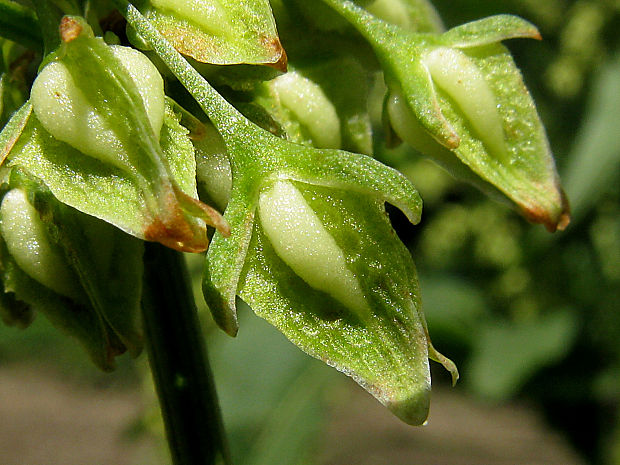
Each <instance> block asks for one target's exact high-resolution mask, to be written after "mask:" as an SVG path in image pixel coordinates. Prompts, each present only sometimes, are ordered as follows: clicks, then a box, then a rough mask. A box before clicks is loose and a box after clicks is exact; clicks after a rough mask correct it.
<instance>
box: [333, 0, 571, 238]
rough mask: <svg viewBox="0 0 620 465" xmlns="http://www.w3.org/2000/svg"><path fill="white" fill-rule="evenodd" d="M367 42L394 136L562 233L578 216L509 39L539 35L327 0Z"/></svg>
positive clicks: (509, 21) (514, 24) (522, 24)
mask: <svg viewBox="0 0 620 465" xmlns="http://www.w3.org/2000/svg"><path fill="white" fill-rule="evenodd" d="M325 1H326V3H328V4H329V5H330V6H332V7H333V8H334V9H335V10H336V11H338V12H339V13H340V14H342V16H344V17H345V18H346V19H347V20H348V21H349V22H350V23H351V24H352V25H353V26H355V27H356V28H357V29H358V31H359V32H360V33H362V35H364V37H365V38H366V39H367V40H368V42H369V43H370V45H371V46H372V47H373V49H374V50H375V53H376V55H377V57H378V59H379V61H380V62H381V65H382V68H383V71H384V73H385V80H386V84H387V86H388V91H389V94H388V97H387V100H386V114H387V116H388V119H389V122H390V124H391V125H392V127H393V129H394V130H395V132H396V134H397V135H398V136H399V137H400V138H402V139H403V140H405V141H406V142H408V143H409V144H410V145H411V146H412V147H414V148H415V149H417V150H419V151H420V152H421V153H423V154H424V155H427V156H429V157H431V158H433V159H434V160H435V161H437V162H438V163H440V164H441V165H443V166H444V167H446V168H447V169H448V170H449V171H451V172H452V173H453V174H454V175H456V176H457V177H460V178H463V179H465V180H467V181H470V182H472V183H473V184H475V185H476V186H478V187H479V188H480V189H482V190H483V191H484V192H486V193H488V194H490V195H492V196H493V197H496V198H500V199H505V200H508V201H510V202H511V203H513V204H514V205H515V206H516V208H517V209H518V210H519V211H520V212H521V213H522V214H523V215H524V216H525V217H526V218H528V219H529V220H531V221H533V222H536V223H542V224H544V225H545V226H546V227H547V229H548V230H550V231H555V230H556V229H563V228H564V227H566V226H567V224H568V222H569V220H570V216H569V208H568V202H567V200H566V197H565V195H564V193H563V191H562V188H561V187H560V182H559V178H558V175H557V172H556V169H555V164H554V161H553V156H552V154H551V151H550V148H549V143H548V141H547V137H546V134H545V130H544V128H543V126H542V123H541V121H540V118H539V116H538V114H537V112H536V108H535V106H534V103H533V101H532V99H531V96H530V95H529V93H528V91H527V89H526V87H525V85H524V84H523V80H522V77H521V74H520V72H519V70H518V69H517V67H516V65H515V63H514V61H513V60H512V57H511V56H510V53H509V52H508V51H507V50H506V49H505V48H504V47H503V46H502V45H501V43H500V42H501V41H502V40H505V39H509V38H540V35H539V33H538V30H537V29H536V28H535V27H534V26H533V25H531V24H530V23H528V22H527V21H524V20H523V19H521V18H518V17H515V16H508V15H500V16H494V17H490V18H486V19H483V20H480V21H475V22H472V23H468V24H465V25H462V26H458V27H455V28H453V29H450V30H449V31H446V32H444V33H443V34H437V33H415V32H411V31H408V30H405V29H402V28H400V27H398V26H395V25H392V24H388V23H386V22H384V21H382V20H380V19H378V18H376V17H374V16H372V15H370V14H369V13H368V12H366V11H365V10H363V9H362V8H360V7H358V6H357V5H355V4H354V3H353V2H350V1H348V0H325Z"/></svg>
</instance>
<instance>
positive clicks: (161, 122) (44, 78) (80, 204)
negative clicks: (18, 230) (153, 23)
mask: <svg viewBox="0 0 620 465" xmlns="http://www.w3.org/2000/svg"><path fill="white" fill-rule="evenodd" d="M61 35H62V38H63V43H62V45H61V46H60V48H59V49H58V50H57V51H56V52H55V54H53V56H51V57H48V58H47V60H46V62H47V63H46V65H45V66H44V67H43V68H42V70H41V71H40V73H39V75H38V76H37V78H36V80H35V82H34V84H33V87H32V92H31V97H30V101H29V102H27V103H26V104H25V105H24V106H23V107H22V108H21V109H20V111H18V112H17V113H16V114H15V115H14V116H13V118H12V120H11V121H10V122H9V123H8V124H7V126H6V127H5V128H4V130H3V132H2V135H1V136H0V146H2V148H3V149H2V150H3V153H4V154H6V159H5V160H4V163H3V170H5V171H10V170H12V169H16V168H19V169H21V170H24V171H25V172H27V173H28V174H29V175H30V176H32V177H35V178H37V179H38V180H40V181H41V182H42V183H43V184H45V185H46V186H47V188H49V189H50V191H51V192H52V193H53V195H54V196H55V197H56V198H57V199H58V200H60V201H61V202H63V203H66V204H67V205H70V206H72V207H74V208H76V209H78V210H80V211H82V212H84V213H87V214H90V215H93V216H96V217H98V218H101V219H103V220H105V221H107V222H109V223H112V224H114V225H116V226H118V227H119V228H120V229H122V230H123V231H126V232H128V233H129V234H132V235H134V236H135V237H138V238H140V239H146V240H151V241H158V242H161V243H163V244H164V245H167V246H169V247H172V248H175V249H178V250H183V251H192V252H197V251H203V250H205V249H206V247H207V244H208V240H207V235H206V226H207V225H213V226H215V227H217V228H219V229H220V230H221V231H223V232H224V233H226V231H227V225H226V224H225V222H224V221H223V220H222V218H221V216H220V215H219V214H218V213H217V212H216V211H215V210H214V209H212V208H211V207H209V206H207V205H205V204H203V203H202V202H200V201H199V200H198V198H197V192H196V179H195V172H196V166H195V158H194V149H193V147H192V145H191V142H190V140H189V138H188V136H187V130H186V129H184V128H183V127H181V126H180V125H179V122H178V121H179V119H180V117H179V116H178V115H177V114H176V113H175V110H174V106H173V105H171V104H170V103H169V102H168V101H167V99H166V98H165V96H164V92H163V80H162V78H161V76H160V75H159V73H158V72H157V69H156V68H155V67H154V65H153V64H152V63H151V62H150V61H149V60H148V59H147V58H146V56H144V55H143V54H141V53H140V52H138V51H135V50H133V49H129V48H125V47H120V46H108V45H106V44H105V43H104V42H103V40H102V39H100V38H95V37H93V35H92V31H91V30H90V28H89V27H88V26H87V25H86V24H85V23H84V21H83V20H82V19H80V18H75V17H65V18H64V19H63V22H62V24H61Z"/></svg>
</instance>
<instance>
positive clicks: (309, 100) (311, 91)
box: [270, 71, 341, 149]
mask: <svg viewBox="0 0 620 465" xmlns="http://www.w3.org/2000/svg"><path fill="white" fill-rule="evenodd" d="M270 86H271V88H272V90H273V91H275V93H276V95H277V96H278V98H279V100H280V103H281V104H282V105H283V106H284V107H286V108H288V109H289V110H290V111H292V112H293V114H294V115H295V116H296V117H297V118H298V119H299V121H300V122H301V123H302V124H303V125H304V127H305V128H306V129H307V130H308V132H309V133H310V136H311V137H312V141H313V142H314V145H315V146H316V147H318V148H322V149H338V148H340V144H341V140H340V119H339V118H338V114H337V113H336V109H335V108H334V105H333V104H332V103H331V102H330V101H329V99H328V98H327V97H326V96H325V94H324V93H323V90H322V89H321V87H320V86H319V85H318V84H316V83H314V82H312V81H311V80H310V79H307V78H305V77H303V76H302V75H301V74H299V73H297V72H296V71H291V72H288V73H286V74H283V75H281V76H278V77H277V78H275V79H273V80H272V81H271V82H270Z"/></svg>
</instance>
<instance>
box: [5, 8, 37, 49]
mask: <svg viewBox="0 0 620 465" xmlns="http://www.w3.org/2000/svg"><path fill="white" fill-rule="evenodd" d="M0 36H2V37H4V38H6V39H9V40H12V41H14V42H17V43H18V44H22V45H24V46H26V47H28V48H31V49H33V50H40V49H41V47H42V45H43V39H42V38H41V33H40V30H39V22H38V20H37V16H36V14H35V12H34V11H33V10H32V8H28V7H26V6H23V5H21V4H19V3H16V2H13V1H11V0H0Z"/></svg>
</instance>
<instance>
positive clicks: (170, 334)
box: [142, 243, 231, 465]
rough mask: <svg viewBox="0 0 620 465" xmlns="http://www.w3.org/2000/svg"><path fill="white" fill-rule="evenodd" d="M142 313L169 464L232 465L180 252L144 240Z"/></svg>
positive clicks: (186, 273)
mask: <svg viewBox="0 0 620 465" xmlns="http://www.w3.org/2000/svg"><path fill="white" fill-rule="evenodd" d="M142 315H143V322H144V331H145V336H146V347H147V351H148V355H149V362H150V365H151V372H152V374H153V380H154V382H155V387H156V389H157V394H158V397H159V402H160V407H161V412H162V416H163V418H164V424H165V428H166V435H167V438H168V444H169V447H170V453H171V455H172V459H173V463H174V464H175V465H198V464H201V465H211V464H218V463H224V464H229V463H231V461H230V455H229V452H228V446H227V443H226V438H225V433H224V427H223V423H222V417H221V413H220V407H219V404H218V400H217V395H216V392H215V384H214V381H213V375H212V373H211V368H210V366H209V360H208V357H207V351H206V347H205V343H204V339H203V336H202V331H201V328H200V321H199V319H198V314H197V311H196V305H195V303H194V298H193V295H192V291H191V287H190V284H189V275H188V272H187V269H186V267H185V263H184V261H183V256H182V255H181V254H179V253H177V252H175V251H173V250H171V249H169V248H166V247H163V246H161V245H160V244H157V243H146V244H145V278H144V294H143V298H142Z"/></svg>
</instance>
